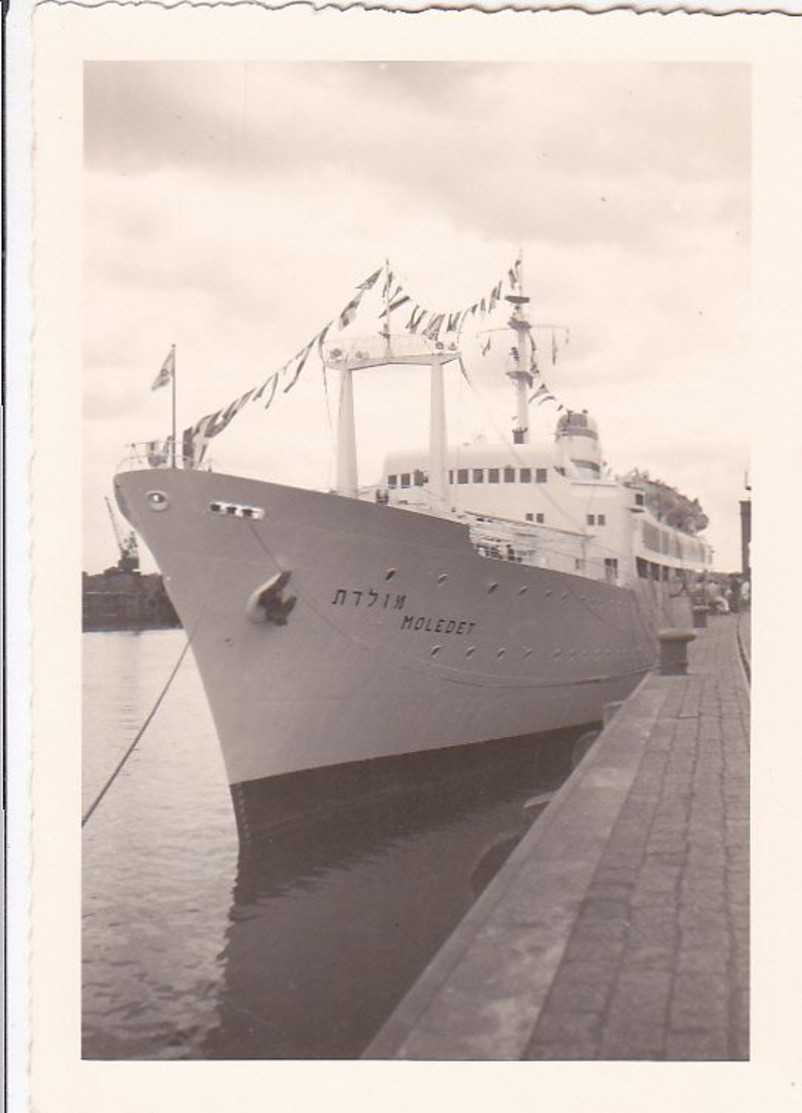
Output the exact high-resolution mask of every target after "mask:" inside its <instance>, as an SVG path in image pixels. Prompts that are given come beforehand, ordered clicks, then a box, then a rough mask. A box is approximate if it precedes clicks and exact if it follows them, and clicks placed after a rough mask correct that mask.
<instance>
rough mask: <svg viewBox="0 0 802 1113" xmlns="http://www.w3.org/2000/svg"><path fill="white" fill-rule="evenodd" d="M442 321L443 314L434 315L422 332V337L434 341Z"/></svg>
mask: <svg viewBox="0 0 802 1113" xmlns="http://www.w3.org/2000/svg"><path fill="white" fill-rule="evenodd" d="M444 319H445V313H436V314H435V315H434V316H433V317H432V319H431V321H429V323H428V325H427V326H426V328H425V329H424V330H423V335H424V336H428V337H429V339H430V340H436V339H437V337H438V335H439V333H440V328H441V326H442V324H443V321H444Z"/></svg>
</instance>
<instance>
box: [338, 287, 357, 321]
mask: <svg viewBox="0 0 802 1113" xmlns="http://www.w3.org/2000/svg"><path fill="white" fill-rule="evenodd" d="M361 300H362V294H361V293H359V294H357V295H356V297H355V298H351V300H350V301H349V302H348V305H346V307H345V309H343V311H342V313H341V314H340V316H339V326H340V328H341V329H343V328H346V327H347V326H348V325H350V324H351V322H352V321H353V319H354V318H355V317H356V311H357V309H358V308H359V303H360V302H361Z"/></svg>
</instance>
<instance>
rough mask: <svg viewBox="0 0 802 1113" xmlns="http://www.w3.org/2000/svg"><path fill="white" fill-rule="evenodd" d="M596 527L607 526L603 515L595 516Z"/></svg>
mask: <svg viewBox="0 0 802 1113" xmlns="http://www.w3.org/2000/svg"><path fill="white" fill-rule="evenodd" d="M596 525H597V526H605V525H607V518H606V517H605V516H604V514H597V515H596Z"/></svg>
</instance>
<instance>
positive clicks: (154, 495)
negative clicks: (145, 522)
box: [145, 491, 170, 510]
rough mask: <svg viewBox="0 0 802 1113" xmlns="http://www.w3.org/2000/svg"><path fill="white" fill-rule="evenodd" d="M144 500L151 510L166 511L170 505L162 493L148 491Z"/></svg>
mask: <svg viewBox="0 0 802 1113" xmlns="http://www.w3.org/2000/svg"><path fill="white" fill-rule="evenodd" d="M145 498H146V499H147V503H148V506H149V507H150V509H151V510H166V509H167V507H168V506H169V505H170V500H169V499H168V497H167V495H166V494H165V493H164V491H148V493H147V494H146V495H145Z"/></svg>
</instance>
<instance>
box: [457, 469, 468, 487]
mask: <svg viewBox="0 0 802 1113" xmlns="http://www.w3.org/2000/svg"><path fill="white" fill-rule="evenodd" d="M467 482H468V469H467V468H458V469H457V483H467Z"/></svg>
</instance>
